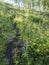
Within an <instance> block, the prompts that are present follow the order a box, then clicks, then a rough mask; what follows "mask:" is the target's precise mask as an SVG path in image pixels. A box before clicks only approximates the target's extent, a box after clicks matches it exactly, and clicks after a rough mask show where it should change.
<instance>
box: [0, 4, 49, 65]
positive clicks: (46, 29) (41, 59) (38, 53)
mask: <svg viewBox="0 0 49 65" xmlns="http://www.w3.org/2000/svg"><path fill="white" fill-rule="evenodd" d="M2 5H3V4H2ZM2 5H1V8H0V52H1V53H0V64H1V65H6V61H4V52H5V45H6V43H7V44H8V42H10V40H12V39H13V38H14V37H16V36H15V35H16V31H15V30H14V29H13V23H14V22H16V24H17V26H16V27H18V28H19V33H20V34H21V36H20V37H21V38H23V39H25V40H27V42H28V44H27V45H26V47H25V49H24V52H23V54H22V56H21V58H19V59H17V58H16V57H17V56H16V51H15V54H14V56H13V57H14V58H13V59H14V62H15V65H16V64H17V65H33V64H34V65H49V16H47V15H46V14H45V15H43V14H38V12H35V11H34V12H33V11H31V14H30V13H28V10H20V9H15V8H13V7H12V6H10V7H12V8H10V7H7V6H9V5H7V4H5V5H3V6H2ZM7 63H8V62H7Z"/></svg>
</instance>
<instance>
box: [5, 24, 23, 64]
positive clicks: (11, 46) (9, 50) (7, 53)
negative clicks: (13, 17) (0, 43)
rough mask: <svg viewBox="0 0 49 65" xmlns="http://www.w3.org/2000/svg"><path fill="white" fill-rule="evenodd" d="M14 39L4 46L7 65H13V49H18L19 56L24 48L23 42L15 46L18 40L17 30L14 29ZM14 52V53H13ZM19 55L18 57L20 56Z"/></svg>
mask: <svg viewBox="0 0 49 65" xmlns="http://www.w3.org/2000/svg"><path fill="white" fill-rule="evenodd" d="M14 29H16V24H15V25H14ZM16 33H17V34H16V38H14V39H13V40H12V41H11V42H9V43H8V44H7V45H6V49H5V57H6V59H7V60H8V62H9V64H8V65H15V63H14V60H13V55H14V52H15V51H14V49H16V48H17V49H18V50H19V51H20V52H19V54H20V55H21V52H22V50H23V47H24V42H23V41H22V40H21V41H22V42H21V44H17V42H18V41H19V40H20V39H19V36H20V35H19V29H16ZM13 51H14V52H13ZM20 55H19V56H20Z"/></svg>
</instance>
